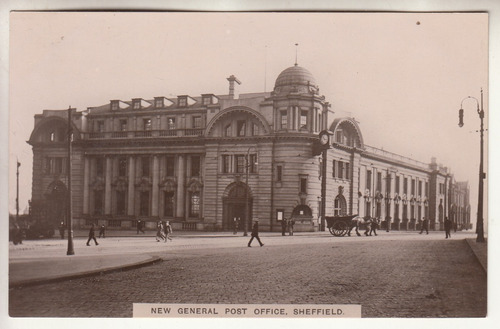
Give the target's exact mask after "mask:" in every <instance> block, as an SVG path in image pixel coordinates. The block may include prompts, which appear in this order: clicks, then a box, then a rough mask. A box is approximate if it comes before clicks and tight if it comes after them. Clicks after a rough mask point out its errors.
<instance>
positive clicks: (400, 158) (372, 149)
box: [365, 144, 429, 168]
mask: <svg viewBox="0 0 500 329" xmlns="http://www.w3.org/2000/svg"><path fill="white" fill-rule="evenodd" d="M365 150H366V151H367V152H368V153H372V154H375V155H380V156H383V157H384V158H389V159H392V160H397V161H402V162H405V163H408V164H412V165H415V166H418V167H423V168H428V167H429V164H428V163H425V162H422V161H418V160H415V159H412V158H408V157H405V156H402V155H399V154H396V153H392V152H388V151H384V150H382V149H378V148H376V147H373V146H369V145H366V144H365Z"/></svg>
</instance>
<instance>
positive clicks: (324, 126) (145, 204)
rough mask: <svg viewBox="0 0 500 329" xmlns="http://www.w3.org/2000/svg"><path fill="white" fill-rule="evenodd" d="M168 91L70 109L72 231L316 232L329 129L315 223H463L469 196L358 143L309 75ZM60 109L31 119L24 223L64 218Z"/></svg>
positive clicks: (353, 126)
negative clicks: (165, 224)
mask: <svg viewBox="0 0 500 329" xmlns="http://www.w3.org/2000/svg"><path fill="white" fill-rule="evenodd" d="M227 80H228V81H229V93H228V94H227V95H214V94H210V93H207V94H202V95H201V96H190V95H180V96H178V97H177V98H168V97H163V96H158V97H155V98H154V99H142V98H133V99H131V100H129V101H122V100H111V101H110V103H108V104H105V105H101V106H95V107H89V108H87V110H85V111H81V112H78V111H76V110H72V111H71V126H72V130H73V143H72V155H71V164H72V169H71V170H72V184H71V186H72V205H73V206H72V208H73V218H74V219H73V223H74V226H75V227H86V226H88V225H90V224H91V223H96V222H98V223H99V224H105V225H106V226H108V227H109V228H117V229H119V228H123V229H125V228H133V227H135V225H136V221H137V220H138V219H141V220H142V221H145V222H146V227H147V228H153V227H154V226H155V222H156V221H157V220H160V219H161V220H170V222H171V223H173V226H174V229H186V230H232V228H233V223H234V219H235V218H236V219H239V220H240V228H239V230H240V231H241V230H243V229H244V223H247V229H249V228H250V222H251V219H259V220H260V227H261V230H264V231H279V230H281V222H280V220H281V219H282V218H293V219H294V220H295V223H296V225H295V229H296V230H301V231H315V230H318V229H319V221H318V218H319V216H320V213H319V212H320V209H321V206H320V203H321V198H320V195H321V175H322V170H321V168H322V166H321V161H322V160H321V156H318V155H314V154H315V153H314V151H313V148H314V145H315V143H316V141H317V139H318V134H319V132H320V131H322V130H329V131H330V133H331V139H330V141H329V143H330V145H331V148H330V149H329V150H328V151H327V153H328V155H327V165H326V168H327V169H326V178H327V184H326V205H325V214H326V215H329V216H332V215H346V214H360V215H362V216H370V217H377V218H380V219H381V221H382V228H387V225H388V224H389V225H390V227H389V228H390V229H392V230H414V229H416V227H417V223H418V222H419V220H420V219H422V218H423V217H424V216H425V217H428V218H429V219H430V227H431V229H436V230H437V229H442V227H443V221H444V218H445V217H446V216H448V217H450V218H451V219H453V220H454V221H455V222H456V223H457V226H458V227H459V228H470V227H471V225H470V206H469V188H468V184H467V183H466V182H463V183H460V182H458V183H457V182H455V180H454V177H453V175H452V174H451V173H450V172H449V171H448V170H447V168H446V167H443V166H441V165H439V164H437V163H436V161H435V159H432V161H431V163H424V162H421V161H417V160H413V159H409V158H406V157H403V156H400V155H397V154H394V153H390V152H387V151H384V150H381V149H377V148H374V147H371V146H368V145H367V144H365V141H364V139H363V135H362V132H361V129H360V127H359V125H358V123H357V122H356V121H355V120H354V119H353V118H351V117H339V116H337V115H336V112H335V109H332V108H331V106H330V104H329V103H328V102H327V100H326V98H325V97H324V96H322V95H321V94H320V92H319V88H318V85H317V84H316V81H315V79H314V77H313V75H312V74H311V73H310V72H309V71H308V70H306V69H305V68H303V67H300V66H298V65H294V66H292V67H289V68H287V69H285V70H284V71H283V72H281V74H280V75H279V76H278V77H277V79H276V83H275V85H274V90H273V91H272V92H264V93H250V94H240V95H239V96H238V97H236V96H235V84H239V83H240V82H239V81H238V79H237V78H236V77H234V76H231V77H229V78H228V79H227ZM67 120H68V111H67V110H44V111H43V113H42V114H38V115H36V116H35V128H34V130H33V132H32V134H31V137H30V139H29V141H28V143H29V144H30V145H32V146H33V188H32V203H31V204H32V209H33V211H32V214H33V216H35V217H37V216H38V218H45V219H47V220H49V221H52V222H53V223H54V226H57V225H59V223H60V222H61V221H66V206H67V202H66V199H67V198H66V195H67V188H68V187H67V186H68V175H67V160H68V158H67V129H68V128H67V126H68V125H67Z"/></svg>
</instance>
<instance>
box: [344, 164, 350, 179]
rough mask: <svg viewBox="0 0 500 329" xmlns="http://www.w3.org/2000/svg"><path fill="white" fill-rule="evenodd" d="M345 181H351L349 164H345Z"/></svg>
mask: <svg viewBox="0 0 500 329" xmlns="http://www.w3.org/2000/svg"><path fill="white" fill-rule="evenodd" d="M345 179H349V162H346V164H345Z"/></svg>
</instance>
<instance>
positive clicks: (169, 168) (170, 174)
mask: <svg viewBox="0 0 500 329" xmlns="http://www.w3.org/2000/svg"><path fill="white" fill-rule="evenodd" d="M165 162H166V165H167V170H166V174H167V176H168V177H173V176H174V165H175V158H174V157H173V156H167V158H166V159H165Z"/></svg>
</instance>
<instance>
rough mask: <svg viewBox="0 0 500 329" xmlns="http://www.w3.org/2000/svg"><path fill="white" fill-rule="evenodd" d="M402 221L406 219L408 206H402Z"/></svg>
mask: <svg viewBox="0 0 500 329" xmlns="http://www.w3.org/2000/svg"><path fill="white" fill-rule="evenodd" d="M403 219H408V205H407V204H404V205H403Z"/></svg>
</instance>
